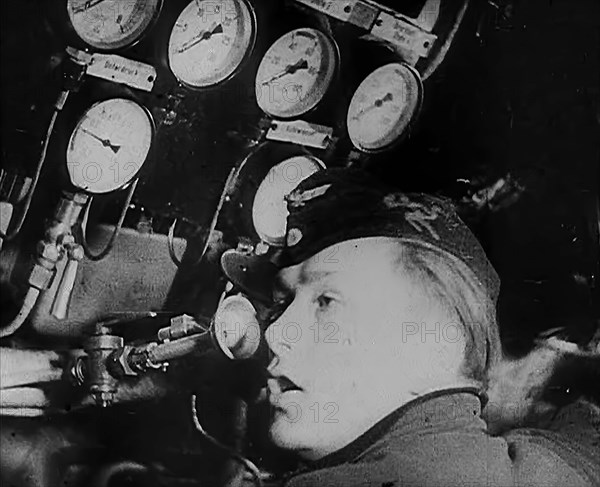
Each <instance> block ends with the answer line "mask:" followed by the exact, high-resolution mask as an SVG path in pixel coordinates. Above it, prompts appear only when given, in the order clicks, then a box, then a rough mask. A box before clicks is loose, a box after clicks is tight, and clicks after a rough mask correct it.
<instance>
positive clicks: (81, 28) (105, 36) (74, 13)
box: [67, 0, 161, 50]
mask: <svg viewBox="0 0 600 487" xmlns="http://www.w3.org/2000/svg"><path fill="white" fill-rule="evenodd" d="M160 5H161V0H126V1H123V0H68V1H67V13H68V14H69V19H70V20H71V25H72V26H73V28H74V29H75V32H76V33H77V35H78V36H79V37H80V38H81V39H82V40H83V41H84V42H85V43H87V44H89V45H90V46H92V47H95V48H97V49H102V50H109V49H121V48H123V47H127V46H129V45H131V44H133V43H134V42H136V41H137V40H138V39H139V38H140V37H141V36H142V35H143V34H144V32H145V31H146V29H148V28H149V27H150V24H151V23H152V21H153V20H154V19H155V18H156V16H157V15H158V12H159V10H160Z"/></svg>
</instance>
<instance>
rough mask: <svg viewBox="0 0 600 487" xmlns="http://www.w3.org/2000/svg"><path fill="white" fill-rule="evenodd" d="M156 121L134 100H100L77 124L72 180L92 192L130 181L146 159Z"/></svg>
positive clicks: (71, 146)
mask: <svg viewBox="0 0 600 487" xmlns="http://www.w3.org/2000/svg"><path fill="white" fill-rule="evenodd" d="M153 135H154V124H153V122H152V118H151V116H150V114H149V112H148V111H147V110H146V109H145V108H143V107H142V106H140V105H138V104H137V103H135V102H134V101H131V100H126V99H124V98H112V99H110V100H106V101H102V102H99V103H96V104H95V105H93V106H92V107H90V108H89V110H88V111H87V112H86V113H85V114H84V115H83V117H82V118H81V120H80V121H79V122H78V123H77V126H76V127H75V130H74V131H73V134H72V135H71V139H70V141H69V146H68V148H67V169H68V171H69V176H70V178H71V182H72V183H73V185H74V186H76V187H77V188H80V189H82V190H84V191H87V192H89V193H95V194H101V193H108V192H110V191H115V190H117V189H120V188H122V187H123V186H125V185H126V184H127V183H129V182H130V181H131V180H132V179H133V178H134V177H135V175H136V174H137V173H138V171H139V170H140V169H141V167H142V165H143V164H144V162H145V161H146V158H147V156H148V152H149V151H150V146H151V145H152V138H153Z"/></svg>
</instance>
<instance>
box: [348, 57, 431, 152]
mask: <svg viewBox="0 0 600 487" xmlns="http://www.w3.org/2000/svg"><path fill="white" fill-rule="evenodd" d="M420 101H421V85H420V82H419V79H418V77H417V75H416V74H414V73H413V71H412V70H411V69H410V68H408V67H406V66H405V65H403V64H399V63H392V64H387V65H385V66H382V67H380V68H378V69H376V70H375V71H373V72H372V73H371V74H370V75H369V76H367V77H366V78H365V80H364V81H363V82H362V83H361V84H360V86H359V87H358V88H357V90H356V92H355V93H354V96H353V97H352V100H351V102H350V107H349V108H348V116H347V125H348V134H349V136H350V140H351V141H352V143H353V144H354V145H355V147H356V148H358V149H360V150H364V151H377V150H383V149H385V148H387V147H388V146H390V145H391V144H392V143H394V142H395V141H396V140H397V139H398V138H399V137H400V136H401V135H402V133H403V132H404V131H405V130H406V128H407V127H408V125H409V123H410V122H411V120H412V119H413V118H414V116H415V114H416V112H417V110H418V108H419V105H420Z"/></svg>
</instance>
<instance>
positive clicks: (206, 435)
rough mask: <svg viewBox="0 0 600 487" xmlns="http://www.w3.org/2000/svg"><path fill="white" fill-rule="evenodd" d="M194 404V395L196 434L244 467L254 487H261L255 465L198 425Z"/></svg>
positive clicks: (193, 411)
mask: <svg viewBox="0 0 600 487" xmlns="http://www.w3.org/2000/svg"><path fill="white" fill-rule="evenodd" d="M196 402H197V397H196V394H194V395H192V421H193V422H194V426H195V428H196V430H198V432H199V433H200V434H201V435H202V436H203V437H204V438H206V439H207V440H208V441H209V442H211V443H212V444H213V445H214V446H216V447H217V448H219V449H220V450H224V451H226V452H227V453H228V454H229V455H230V456H231V457H232V458H233V459H234V460H237V461H238V462H240V463H241V464H242V465H243V466H244V467H246V469H247V470H248V472H250V474H251V475H252V478H253V479H254V485H256V486H258V487H262V485H263V482H262V478H261V475H260V470H259V469H258V467H257V466H256V465H254V463H252V462H251V461H250V460H248V459H247V458H246V457H244V456H242V455H240V454H239V453H238V452H236V451H235V450H234V449H232V448H229V447H228V446H227V445H224V444H223V443H221V442H220V441H219V440H217V439H216V438H215V437H213V436H211V435H210V434H209V433H208V432H207V431H206V430H205V429H204V428H203V427H202V425H201V424H200V420H199V419H198V411H197V409H196Z"/></svg>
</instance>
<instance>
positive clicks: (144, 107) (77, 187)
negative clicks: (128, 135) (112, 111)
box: [64, 96, 156, 195]
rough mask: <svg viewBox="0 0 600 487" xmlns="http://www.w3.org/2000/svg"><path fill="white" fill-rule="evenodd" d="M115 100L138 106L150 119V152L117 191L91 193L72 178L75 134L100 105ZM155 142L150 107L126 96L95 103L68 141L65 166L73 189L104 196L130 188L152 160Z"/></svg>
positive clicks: (91, 192)
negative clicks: (91, 112) (72, 144)
mask: <svg viewBox="0 0 600 487" xmlns="http://www.w3.org/2000/svg"><path fill="white" fill-rule="evenodd" d="M114 100H120V101H126V102H128V103H134V104H135V105H137V106H138V107H139V108H141V109H142V111H143V112H144V114H145V115H146V117H147V118H148V121H149V122H150V145H149V147H148V151H147V153H146V156H145V157H144V161H143V162H142V163H141V164H140V167H139V168H138V169H137V171H135V173H133V175H132V176H131V177H130V178H129V179H128V180H127V181H125V182H124V183H123V184H121V185H120V186H118V187H116V188H115V189H111V190H109V191H90V190H87V189H84V188H82V187H80V186H77V185H76V184H75V183H74V182H73V179H72V177H71V173H70V171H69V161H68V159H69V152H70V147H71V143H72V142H73V137H75V134H76V133H77V132H78V131H79V129H80V127H81V124H82V123H83V120H84V119H85V117H86V116H87V114H88V113H89V112H90V111H91V110H92V109H94V108H96V107H97V106H99V105H101V104H103V103H106V102H109V101H114ZM155 140H156V121H155V120H154V117H153V115H152V112H151V111H150V110H149V109H148V107H146V106H145V105H143V104H142V103H140V102H139V101H137V100H134V99H132V98H127V97H124V96H115V97H110V98H105V99H102V100H98V101H96V102H94V103H93V104H92V105H90V106H89V107H87V108H86V109H85V110H83V112H82V113H81V114H80V115H79V118H78V119H77V122H76V123H75V125H74V127H73V129H72V130H71V135H70V136H69V139H68V141H67V146H66V150H65V153H64V154H65V166H66V169H67V174H68V177H69V181H70V184H71V186H72V187H73V188H76V189H77V191H79V192H83V193H85V194H89V195H104V194H110V193H113V192H116V191H121V190H123V189H124V188H126V187H127V186H129V185H130V184H131V182H132V181H134V180H135V179H136V178H137V177H139V175H140V173H141V172H142V170H143V168H144V166H146V164H147V163H148V160H149V159H151V156H152V154H153V151H154V145H155Z"/></svg>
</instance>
